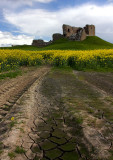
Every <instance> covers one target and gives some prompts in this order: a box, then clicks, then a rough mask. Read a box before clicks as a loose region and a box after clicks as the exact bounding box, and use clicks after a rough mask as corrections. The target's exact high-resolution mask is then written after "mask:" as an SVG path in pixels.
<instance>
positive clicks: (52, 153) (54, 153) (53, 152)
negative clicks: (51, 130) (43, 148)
mask: <svg viewBox="0 0 113 160" xmlns="http://www.w3.org/2000/svg"><path fill="white" fill-rule="evenodd" d="M62 155H63V153H62V151H60V150H59V149H57V148H56V149H53V150H51V151H50V152H45V156H46V157H48V158H50V159H51V160H52V159H56V158H59V157H61V156H62Z"/></svg>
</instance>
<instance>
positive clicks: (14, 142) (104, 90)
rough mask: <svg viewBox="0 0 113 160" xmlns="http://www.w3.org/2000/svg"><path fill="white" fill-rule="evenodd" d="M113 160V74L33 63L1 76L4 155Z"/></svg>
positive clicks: (4, 158) (0, 159) (15, 159)
mask: <svg viewBox="0 0 113 160" xmlns="http://www.w3.org/2000/svg"><path fill="white" fill-rule="evenodd" d="M10 159H11V160H113V74H112V73H110V72H109V73H100V72H83V71H75V70H73V71H71V70H69V71H68V70H61V69H52V68H50V67H47V66H43V67H38V68H36V67H35V68H32V69H30V70H27V71H26V72H25V73H24V74H22V75H21V76H17V77H16V78H12V79H8V78H7V79H4V80H0V160H10Z"/></svg>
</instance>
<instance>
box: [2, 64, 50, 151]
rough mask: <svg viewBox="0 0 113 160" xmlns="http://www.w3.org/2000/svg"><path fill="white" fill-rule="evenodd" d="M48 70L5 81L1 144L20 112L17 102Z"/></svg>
mask: <svg viewBox="0 0 113 160" xmlns="http://www.w3.org/2000/svg"><path fill="white" fill-rule="evenodd" d="M47 70H48V68H47V67H41V68H38V69H35V70H33V71H29V72H28V73H26V74H25V75H23V76H21V77H17V78H15V79H10V80H9V81H5V82H4V83H2V85H1V86H0V142H2V141H3V140H4V139H5V137H6V136H7V134H8V132H9V131H10V129H11V128H10V123H11V117H12V116H13V115H14V114H15V113H17V112H18V111H19V109H18V108H15V107H14V106H15V105H16V103H17V101H18V100H19V99H20V97H21V96H22V95H23V94H24V93H25V92H26V91H27V90H28V88H29V87H30V86H31V85H32V84H33V83H34V82H35V81H36V80H37V79H38V78H40V77H41V76H42V75H43V74H44V73H45V72H47ZM1 144H2V143H1ZM0 148H2V149H3V148H5V146H4V145H3V144H2V147H1V146H0Z"/></svg>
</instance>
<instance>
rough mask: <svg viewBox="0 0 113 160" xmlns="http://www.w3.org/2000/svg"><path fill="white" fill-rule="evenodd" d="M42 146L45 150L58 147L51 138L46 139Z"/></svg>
mask: <svg viewBox="0 0 113 160" xmlns="http://www.w3.org/2000/svg"><path fill="white" fill-rule="evenodd" d="M40 146H41V148H42V149H43V150H44V151H48V150H52V149H54V148H56V147H57V145H56V144H55V143H52V142H51V141H49V140H45V141H44V142H41V143H40ZM50 152H51V151H50Z"/></svg>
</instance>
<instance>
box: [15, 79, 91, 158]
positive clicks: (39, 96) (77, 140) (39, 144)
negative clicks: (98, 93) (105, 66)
mask: <svg viewBox="0 0 113 160" xmlns="http://www.w3.org/2000/svg"><path fill="white" fill-rule="evenodd" d="M47 81H49V86H47V85H46V80H44V81H43V82H42V84H41V85H40V86H38V87H37V88H36V90H35V92H36V93H35V94H36V102H37V112H36V113H35V114H34V121H33V124H34V125H33V127H31V131H30V132H29V133H28V139H29V140H28V143H26V141H25V140H24V139H23V141H22V144H21V147H22V148H24V149H25V150H26V152H25V153H24V157H23V159H25V160H55V159H56V160H69V159H70V160H75V159H76V160H89V159H90V160H91V159H92V156H91V155H90V154H89V153H88V150H87V148H86V146H85V145H84V141H85V142H87V144H88V141H87V140H86V139H85V137H84V135H83V132H82V126H81V125H80V124H79V123H78V122H77V119H76V117H74V116H73V115H72V114H71V112H70V111H69V108H68V106H66V105H65V104H64V103H63V102H62V97H61V90H60V87H59V86H58V84H57V83H54V81H53V80H51V79H49V80H47ZM51 89H52V90H51ZM56 90H57V91H56ZM51 91H52V92H51ZM42 92H43V93H42ZM50 92H51V93H50ZM45 94H47V96H48V97H49V98H47V97H45ZM30 142H31V145H30V146H29V143H30ZM89 145H90V144H89ZM28 146H29V147H28ZM92 149H93V148H92ZM91 152H92V151H91ZM16 159H17V158H16ZM21 159H22V157H21ZM23 159H22V160H23Z"/></svg>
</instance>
